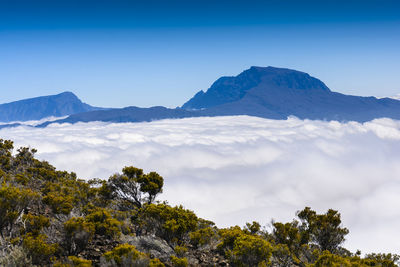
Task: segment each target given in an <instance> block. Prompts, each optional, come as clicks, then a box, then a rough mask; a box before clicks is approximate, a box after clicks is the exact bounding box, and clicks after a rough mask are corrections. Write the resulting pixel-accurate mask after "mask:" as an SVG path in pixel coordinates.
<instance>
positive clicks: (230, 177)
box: [0, 116, 400, 253]
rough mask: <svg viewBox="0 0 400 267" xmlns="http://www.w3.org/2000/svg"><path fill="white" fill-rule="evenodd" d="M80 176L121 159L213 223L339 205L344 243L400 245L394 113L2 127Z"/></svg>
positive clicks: (111, 169)
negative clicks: (332, 118) (360, 117)
mask: <svg viewBox="0 0 400 267" xmlns="http://www.w3.org/2000/svg"><path fill="white" fill-rule="evenodd" d="M0 138H3V139H12V140H14V141H15V145H16V147H19V146H31V147H34V148H37V149H38V151H39V152H38V153H37V157H38V158H40V159H44V160H47V161H49V162H50V163H51V164H53V165H55V166H56V167H57V168H58V169H62V170H68V171H75V172H77V174H78V176H79V177H80V178H85V179H88V178H93V177H99V178H108V177H109V176H110V175H111V174H113V173H115V172H118V171H120V170H121V168H122V167H124V166H126V165H134V166H137V167H140V168H143V169H144V170H145V171H146V172H148V171H153V170H154V171H157V172H158V173H160V174H161V175H162V176H163V177H164V179H165V189H164V193H163V194H162V195H161V197H160V200H168V201H169V202H170V203H171V204H183V205H184V206H185V207H186V208H189V209H192V210H194V211H195V212H196V213H197V214H198V215H199V216H201V217H203V218H206V219H210V220H213V221H215V222H216V223H217V225H218V226H228V225H233V224H238V225H244V223H245V222H248V221H253V220H257V221H259V222H261V223H262V224H264V225H266V224H268V223H270V221H271V219H275V220H277V221H290V220H291V219H292V218H294V216H295V212H296V211H297V210H300V209H302V208H304V207H305V206H310V207H312V208H313V209H316V210H317V211H319V212H325V211H326V210H327V209H329V208H333V209H337V210H339V211H340V212H341V214H342V219H343V223H344V225H345V226H346V227H348V228H349V229H350V234H349V235H348V238H347V241H346V243H345V246H346V247H347V248H349V249H351V250H355V249H361V250H362V251H363V252H371V251H382V252H395V253H396V252H397V253H399V252H400V243H399V242H398V237H399V236H400V230H399V228H398V225H400V209H399V208H398V203H399V202H400V121H394V120H390V119H379V120H374V121H371V122H367V123H364V124H360V123H356V122H349V123H339V122H322V121H308V120H299V119H297V118H289V119H288V120H279V121H277V120H268V119H261V118H255V117H248V116H234V117H214V118H188V119H180V120H162V121H155V122H150V123H124V124H110V123H109V124H107V123H100V122H94V123H78V124H74V125H70V124H61V125H60V124H54V125H51V126H49V127H47V128H44V129H32V128H30V127H24V126H22V127H17V128H6V129H2V130H0Z"/></svg>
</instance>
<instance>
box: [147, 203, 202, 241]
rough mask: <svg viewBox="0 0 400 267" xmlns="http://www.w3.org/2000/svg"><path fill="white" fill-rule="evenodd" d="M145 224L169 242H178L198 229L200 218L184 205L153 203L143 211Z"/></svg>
mask: <svg viewBox="0 0 400 267" xmlns="http://www.w3.org/2000/svg"><path fill="white" fill-rule="evenodd" d="M142 216H143V217H144V218H143V219H144V226H145V227H146V228H148V230H150V231H153V232H155V234H156V235H157V236H159V237H161V238H164V239H165V240H166V241H167V242H170V243H177V242H179V241H181V240H183V238H184V236H186V235H188V234H189V232H191V231H194V230H196V229H197V225H198V218H197V216H196V214H194V213H193V211H190V210H186V209H184V208H183V207H182V206H176V207H171V206H169V205H167V204H157V205H156V204H151V205H149V206H148V207H147V208H146V209H145V210H144V212H143V214H142Z"/></svg>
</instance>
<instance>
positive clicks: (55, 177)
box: [0, 139, 399, 267]
mask: <svg viewBox="0 0 400 267" xmlns="http://www.w3.org/2000/svg"><path fill="white" fill-rule="evenodd" d="M13 149H14V148H13V142H12V141H9V140H2V139H0V183H1V187H0V266H59V267H65V266H81V267H86V266H199V265H201V266H283V267H285V266H287V267H289V266H304V267H320V266H341V267H342V266H343V267H347V266H349V267H350V266H383V267H390V266H397V261H398V260H399V256H397V255H394V254H368V255H366V256H364V257H361V253H360V251H357V252H355V253H352V252H350V251H348V250H346V249H345V248H343V247H342V246H341V245H342V243H343V241H344V240H345V236H346V235H347V234H348V232H349V231H348V229H346V228H345V227H343V226H342V224H341V218H340V214H339V213H338V212H337V211H335V210H328V211H327V212H326V213H324V214H317V213H316V212H315V211H313V210H312V209H311V208H309V207H306V208H305V209H303V210H301V211H299V212H297V214H296V218H295V219H294V220H293V221H291V222H286V223H281V222H273V223H272V230H271V231H267V230H265V229H263V228H262V227H261V225H260V224H259V223H257V222H252V223H247V224H246V225H245V226H244V227H239V226H233V227H230V228H225V229H219V228H217V227H216V226H215V225H214V223H213V222H211V221H207V220H204V219H201V218H198V217H197V216H196V214H195V213H194V212H193V211H190V210H187V209H185V208H184V207H182V206H175V207H173V206H170V205H168V204H167V203H159V202H156V201H155V199H156V197H157V195H158V194H160V193H161V192H162V188H163V182H164V180H163V178H162V177H161V176H160V175H159V174H157V173H156V172H150V173H143V170H141V169H139V168H135V167H125V168H124V169H123V170H122V173H121V174H115V175H113V176H111V177H110V178H109V179H108V180H107V181H104V180H98V179H93V180H89V181H84V180H80V179H78V178H77V177H76V175H75V173H68V172H65V171H58V170H56V169H55V168H54V167H53V166H51V165H50V164H49V163H48V162H46V161H39V160H37V159H35V157H34V154H35V152H36V150H34V149H30V148H26V147H23V148H20V149H18V150H17V151H16V152H15V153H13Z"/></svg>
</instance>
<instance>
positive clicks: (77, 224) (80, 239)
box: [64, 217, 95, 253]
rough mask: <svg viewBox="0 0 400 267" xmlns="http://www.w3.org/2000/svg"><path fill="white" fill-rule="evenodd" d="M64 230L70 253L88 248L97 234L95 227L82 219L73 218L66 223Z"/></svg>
mask: <svg viewBox="0 0 400 267" xmlns="http://www.w3.org/2000/svg"><path fill="white" fill-rule="evenodd" d="M64 230H65V232H66V245H67V249H68V251H70V252H71V253H72V252H75V253H76V252H80V251H82V250H84V249H85V248H86V246H87V244H88V243H89V242H90V240H91V239H92V237H93V235H94V233H95V225H94V223H92V222H87V221H86V220H85V219H84V218H82V217H78V218H76V217H73V218H71V219H69V220H68V221H66V222H65V223H64Z"/></svg>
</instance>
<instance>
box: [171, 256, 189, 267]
mask: <svg viewBox="0 0 400 267" xmlns="http://www.w3.org/2000/svg"><path fill="white" fill-rule="evenodd" d="M171 262H172V266H174V267H186V266H188V259H187V258H178V257H175V256H171Z"/></svg>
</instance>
